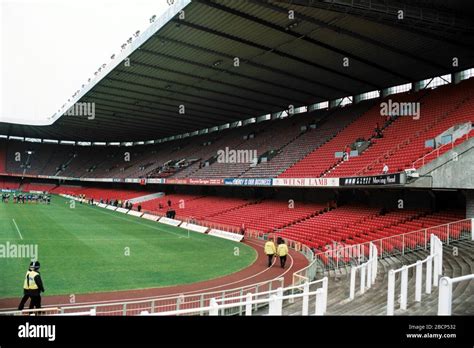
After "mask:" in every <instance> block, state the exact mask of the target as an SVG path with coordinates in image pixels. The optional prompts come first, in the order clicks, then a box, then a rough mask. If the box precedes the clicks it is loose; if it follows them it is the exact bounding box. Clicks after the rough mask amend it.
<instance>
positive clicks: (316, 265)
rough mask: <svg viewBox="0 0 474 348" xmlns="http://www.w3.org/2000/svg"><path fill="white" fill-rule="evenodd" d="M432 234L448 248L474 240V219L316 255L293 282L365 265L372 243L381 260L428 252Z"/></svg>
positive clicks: (294, 277)
mask: <svg viewBox="0 0 474 348" xmlns="http://www.w3.org/2000/svg"><path fill="white" fill-rule="evenodd" d="M431 234H434V235H435V236H437V237H438V238H439V239H440V240H441V241H442V242H443V243H446V244H447V245H449V244H450V243H451V242H452V241H456V240H463V239H472V240H474V219H465V220H459V221H456V222H451V223H447V224H443V225H438V226H433V227H429V228H424V229H421V230H417V231H413V232H408V233H404V234H398V235H393V236H389V237H385V238H381V239H377V240H373V241H368V242H365V243H361V244H353V245H346V246H344V247H340V248H338V249H337V250H327V251H322V252H319V253H315V254H314V259H313V261H312V262H311V263H310V264H309V265H308V266H307V267H305V268H303V269H301V270H300V271H297V272H295V273H294V274H293V282H294V283H295V284H298V282H300V283H301V282H304V280H306V279H309V280H312V279H315V277H316V275H317V274H319V273H325V272H328V271H331V270H335V269H339V268H347V267H352V266H354V265H355V266H358V265H360V264H362V263H364V262H366V261H367V260H368V257H369V250H370V243H373V244H374V245H375V246H376V247H377V251H378V257H380V258H384V257H389V256H397V255H404V254H405V253H407V252H411V251H415V250H427V249H428V247H429V246H430V235H431Z"/></svg>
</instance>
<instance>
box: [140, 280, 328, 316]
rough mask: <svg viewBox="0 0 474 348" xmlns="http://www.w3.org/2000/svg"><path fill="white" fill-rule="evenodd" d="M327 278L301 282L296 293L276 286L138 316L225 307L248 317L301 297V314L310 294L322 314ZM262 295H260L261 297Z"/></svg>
mask: <svg viewBox="0 0 474 348" xmlns="http://www.w3.org/2000/svg"><path fill="white" fill-rule="evenodd" d="M317 284H321V285H322V286H321V287H320V288H318V289H316V290H313V291H310V286H314V285H317ZM327 284H328V279H327V278H323V279H320V280H318V281H315V282H311V283H309V282H307V283H305V284H303V286H302V287H298V288H301V290H302V291H301V292H299V293H295V292H294V290H295V288H297V287H295V286H290V287H287V288H278V289H276V290H273V291H268V292H264V293H260V294H252V293H247V294H245V295H241V296H236V297H233V298H228V299H225V300H219V299H216V298H212V299H211V300H210V303H209V305H207V306H204V307H201V308H191V309H181V310H175V311H168V312H160V313H150V312H148V311H143V312H141V313H140V314H141V315H147V316H177V315H197V314H199V313H204V314H205V315H211V316H215V315H219V314H222V313H225V312H226V311H227V310H231V309H234V311H235V310H237V309H238V310H239V311H240V312H242V314H245V315H246V316H250V315H252V314H253V311H254V308H258V307H268V313H267V314H268V315H282V312H283V305H284V303H285V301H286V302H294V300H295V299H299V298H301V299H302V301H301V315H309V301H310V299H311V297H312V296H313V297H314V299H315V307H314V312H313V314H314V315H324V314H325V313H326V309H327V296H328V288H327ZM262 296H263V298H262Z"/></svg>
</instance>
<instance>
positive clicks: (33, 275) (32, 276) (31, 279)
mask: <svg viewBox="0 0 474 348" xmlns="http://www.w3.org/2000/svg"><path fill="white" fill-rule="evenodd" d="M39 268H40V263H39V262H38V261H32V262H31V263H30V267H29V268H28V271H27V272H26V275H25V279H24V281H23V298H22V299H21V302H20V305H19V306H18V310H20V311H21V310H23V307H25V303H26V301H28V299H29V298H30V299H31V301H30V309H33V308H41V293H42V292H44V287H43V281H42V280H41V276H40V273H39V272H38V271H39Z"/></svg>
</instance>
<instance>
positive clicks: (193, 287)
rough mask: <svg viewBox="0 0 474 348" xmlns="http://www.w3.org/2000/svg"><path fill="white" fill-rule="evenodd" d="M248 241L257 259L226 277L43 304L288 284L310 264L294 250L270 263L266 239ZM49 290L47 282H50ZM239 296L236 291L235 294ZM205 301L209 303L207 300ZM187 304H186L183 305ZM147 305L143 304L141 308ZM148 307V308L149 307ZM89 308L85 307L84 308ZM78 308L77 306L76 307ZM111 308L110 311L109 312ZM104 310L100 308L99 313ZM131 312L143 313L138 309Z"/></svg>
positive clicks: (1, 304)
mask: <svg viewBox="0 0 474 348" xmlns="http://www.w3.org/2000/svg"><path fill="white" fill-rule="evenodd" d="M244 243H245V244H247V245H249V246H251V247H253V248H254V249H255V250H256V251H257V254H258V256H257V259H256V261H255V262H254V263H253V264H252V265H250V266H249V267H247V268H245V269H243V270H241V271H238V272H235V273H233V274H229V275H227V276H224V277H220V278H215V279H211V280H206V281H202V282H197V283H192V284H184V285H177V286H170V287H162V288H150V289H137V290H124V291H114V292H103V293H91V294H79V295H75V303H74V304H71V303H70V297H69V295H57V296H43V298H42V305H43V308H44V307H67V306H83V305H84V306H88V305H91V306H92V305H95V304H108V303H114V302H126V301H127V302H128V301H141V300H150V299H155V298H163V297H173V296H181V295H185V296H189V295H196V294H200V293H206V292H214V291H216V292H217V291H219V292H220V291H223V290H229V289H236V288H241V287H244V286H249V285H252V284H256V283H260V282H265V281H269V280H273V279H278V278H281V277H283V278H284V284H285V286H288V285H291V283H292V280H293V273H294V272H296V271H298V270H300V269H302V268H304V267H306V266H307V265H308V261H307V259H306V258H305V257H304V255H302V254H301V253H299V252H296V251H292V250H290V254H289V257H288V260H287V264H286V267H285V268H284V269H282V268H281V267H280V265H279V261H278V260H277V258H275V259H274V263H273V266H272V267H270V268H269V267H267V256H266V255H265V253H264V252H263V242H262V241H258V240H246V241H245V242H244ZM46 290H47V284H46ZM263 290H265V289H263ZM234 296H235V295H234ZM19 301H20V294H19V297H18V298H8V299H0V309H2V310H16V308H17V306H18V303H19ZM204 305H207V303H205V304H204ZM113 307H114V309H110V308H112V306H111V307H110V308H109V309H107V308H103V309H102V311H106V312H104V313H103V314H106V313H108V314H115V315H117V314H122V313H121V311H120V310H117V308H119V307H117V306H113ZM181 308H183V306H181ZM141 309H143V308H141ZM145 309H146V308H145ZM174 309H175V308H174V306H172V307H171V306H170V307H169V308H163V309H162V311H163V310H174ZM84 310H87V309H82V311H84ZM74 311H75V310H74ZM107 311H109V312H107ZM100 312H101V310H100V309H98V314H99V313H100ZM127 314H139V311H138V309H137V310H136V311H135V312H134V313H127Z"/></svg>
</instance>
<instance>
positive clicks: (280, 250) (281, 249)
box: [277, 238, 288, 268]
mask: <svg viewBox="0 0 474 348" xmlns="http://www.w3.org/2000/svg"><path fill="white" fill-rule="evenodd" d="M277 243H278V247H277V255H278V256H279V257H280V266H281V268H285V264H286V256H287V255H288V246H287V245H286V244H285V241H284V240H283V238H278V242H277Z"/></svg>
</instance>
